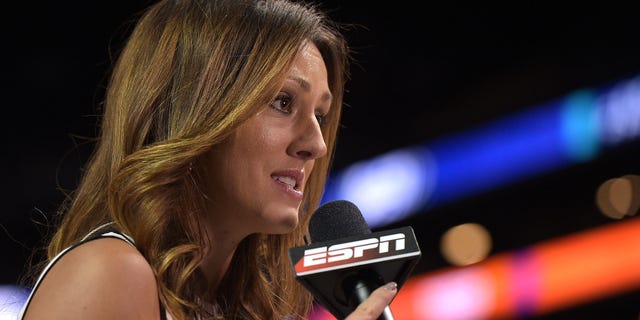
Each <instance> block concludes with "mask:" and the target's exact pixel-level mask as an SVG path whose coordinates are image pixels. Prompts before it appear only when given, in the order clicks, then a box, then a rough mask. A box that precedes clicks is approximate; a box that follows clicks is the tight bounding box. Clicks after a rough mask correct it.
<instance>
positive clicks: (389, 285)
mask: <svg viewBox="0 0 640 320" xmlns="http://www.w3.org/2000/svg"><path fill="white" fill-rule="evenodd" d="M384 288H385V289H387V290H389V291H396V290H397V289H398V284H397V283H395V282H393V281H391V282H389V283H387V284H385V285H384Z"/></svg>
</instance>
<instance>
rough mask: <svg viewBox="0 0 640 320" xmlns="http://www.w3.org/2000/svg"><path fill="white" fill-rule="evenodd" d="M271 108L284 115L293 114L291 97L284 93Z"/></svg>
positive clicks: (274, 100)
mask: <svg viewBox="0 0 640 320" xmlns="http://www.w3.org/2000/svg"><path fill="white" fill-rule="evenodd" d="M269 106H271V108H274V109H276V110H277V111H280V112H282V113H291V97H290V96H289V95H287V94H284V93H282V94H279V95H278V96H277V97H276V98H275V99H273V101H271V103H270V104H269Z"/></svg>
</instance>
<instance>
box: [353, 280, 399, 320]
mask: <svg viewBox="0 0 640 320" xmlns="http://www.w3.org/2000/svg"><path fill="white" fill-rule="evenodd" d="M396 293H398V285H397V284H396V283H395V282H389V283H387V284H385V285H384V286H381V287H379V288H378V289H376V290H374V291H373V292H372V293H371V295H370V296H369V297H368V298H367V299H366V300H364V301H363V302H362V303H361V304H360V305H359V306H358V307H357V308H356V309H355V310H354V311H353V312H352V313H351V314H350V315H349V316H348V317H347V318H346V319H345V320H376V319H378V317H380V315H381V314H382V311H384V308H386V307H387V306H388V305H389V304H390V303H391V300H393V297H395V296H396Z"/></svg>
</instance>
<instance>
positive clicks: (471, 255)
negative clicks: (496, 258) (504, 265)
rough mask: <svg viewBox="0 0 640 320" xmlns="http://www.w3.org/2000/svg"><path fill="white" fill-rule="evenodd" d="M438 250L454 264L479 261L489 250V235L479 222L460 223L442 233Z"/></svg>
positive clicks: (462, 264) (463, 264) (468, 263)
mask: <svg viewBox="0 0 640 320" xmlns="http://www.w3.org/2000/svg"><path fill="white" fill-rule="evenodd" d="M440 251H441V253H442V255H443V256H444V258H445V259H446V260H447V261H449V263H451V264H452V265H455V266H466V265H470V264H473V263H476V262H480V261H482V260H484V259H485V258H486V257H487V256H488V255H489V252H490V251H491V235H490V234H489V231H488V230H487V229H486V228H485V227H483V226H482V225H480V224H477V223H465V224H461V225H458V226H455V227H453V228H451V229H449V230H447V232H445V233H444V235H443V236H442V239H441V242H440Z"/></svg>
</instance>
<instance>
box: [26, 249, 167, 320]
mask: <svg viewBox="0 0 640 320" xmlns="http://www.w3.org/2000/svg"><path fill="white" fill-rule="evenodd" d="M159 308H160V307H159V302H158V292H157V285H156V280H155V277H154V274H153V270H152V269H151V266H150V265H149V263H148V262H147V261H146V260H145V259H144V257H143V256H142V255H141V254H140V252H138V250H137V249H136V248H134V247H133V246H131V245H130V244H128V243H127V242H125V241H123V240H120V239H115V238H102V239H97V240H93V241H89V242H87V243H84V244H82V245H80V246H78V247H76V248H74V249H73V250H71V251H69V252H67V253H66V254H65V255H64V256H62V257H61V258H60V260H58V262H57V263H56V264H55V265H54V266H53V267H52V268H51V269H50V270H49V272H48V273H47V275H46V277H45V278H44V279H43V280H42V282H41V283H40V287H39V288H38V289H37V291H36V293H35V294H34V296H33V299H32V301H31V304H30V305H29V308H28V310H27V313H26V315H25V319H44V318H45V317H46V319H159V318H160V311H159Z"/></svg>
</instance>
